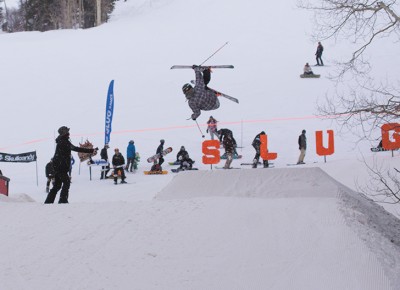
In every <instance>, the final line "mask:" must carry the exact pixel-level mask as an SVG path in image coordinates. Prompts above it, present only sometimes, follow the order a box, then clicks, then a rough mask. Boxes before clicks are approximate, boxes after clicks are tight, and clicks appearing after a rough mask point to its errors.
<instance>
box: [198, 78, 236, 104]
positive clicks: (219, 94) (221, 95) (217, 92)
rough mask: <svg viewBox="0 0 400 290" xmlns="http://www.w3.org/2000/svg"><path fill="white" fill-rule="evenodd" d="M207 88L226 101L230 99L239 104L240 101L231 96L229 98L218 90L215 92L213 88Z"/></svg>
mask: <svg viewBox="0 0 400 290" xmlns="http://www.w3.org/2000/svg"><path fill="white" fill-rule="evenodd" d="M190 82H191V83H192V84H195V83H196V82H195V81H194V80H191V81H190ZM207 88H208V89H209V90H210V91H213V92H214V93H216V94H217V96H220V97H224V98H226V99H228V100H230V101H232V102H235V103H237V104H239V100H238V99H236V98H234V97H231V96H229V95H227V94H224V93H221V92H219V91H217V90H214V89H212V88H210V87H207Z"/></svg>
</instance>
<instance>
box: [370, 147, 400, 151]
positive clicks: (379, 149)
mask: <svg viewBox="0 0 400 290" xmlns="http://www.w3.org/2000/svg"><path fill="white" fill-rule="evenodd" d="M397 150H399V148H397V149H394V150H390V149H384V148H382V147H372V148H371V151H372V152H387V151H397Z"/></svg>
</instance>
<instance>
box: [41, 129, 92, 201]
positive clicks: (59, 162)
mask: <svg viewBox="0 0 400 290" xmlns="http://www.w3.org/2000/svg"><path fill="white" fill-rule="evenodd" d="M58 134H60V135H59V136H58V137H57V139H56V143H57V146H56V152H55V153H54V157H53V167H54V179H55V181H54V186H53V188H52V189H51V190H50V192H49V194H48V195H47V198H46V201H45V202H44V203H54V200H55V198H56V195H57V192H58V191H59V190H60V189H61V187H62V189H61V193H60V199H59V201H58V203H68V194H69V187H70V185H71V180H70V178H69V175H68V172H69V170H70V168H71V150H72V151H76V152H83V153H91V154H93V155H96V154H97V150H98V148H97V147H96V148H95V149H89V148H81V147H76V146H74V145H73V144H72V143H71V141H70V140H69V128H68V127H66V126H62V127H60V128H59V129H58Z"/></svg>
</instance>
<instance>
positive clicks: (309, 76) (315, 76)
mask: <svg viewBox="0 0 400 290" xmlns="http://www.w3.org/2000/svg"><path fill="white" fill-rule="evenodd" d="M320 76H321V75H317V74H312V75H305V74H301V75H300V77H301V78H302V79H318V78H319V77H320Z"/></svg>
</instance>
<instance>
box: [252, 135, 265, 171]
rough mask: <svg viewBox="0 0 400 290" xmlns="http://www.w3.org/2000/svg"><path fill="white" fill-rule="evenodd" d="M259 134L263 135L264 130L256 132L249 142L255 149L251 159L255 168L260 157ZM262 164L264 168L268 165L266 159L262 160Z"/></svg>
mask: <svg viewBox="0 0 400 290" xmlns="http://www.w3.org/2000/svg"><path fill="white" fill-rule="evenodd" d="M261 135H265V132H264V131H262V132H261V133H259V134H257V135H256V137H255V138H254V140H253V143H251V145H252V146H253V147H254V149H255V150H256V155H255V156H254V160H253V168H257V164H258V160H259V159H260V146H261ZM263 165H264V168H267V167H268V166H269V164H268V160H263Z"/></svg>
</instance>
